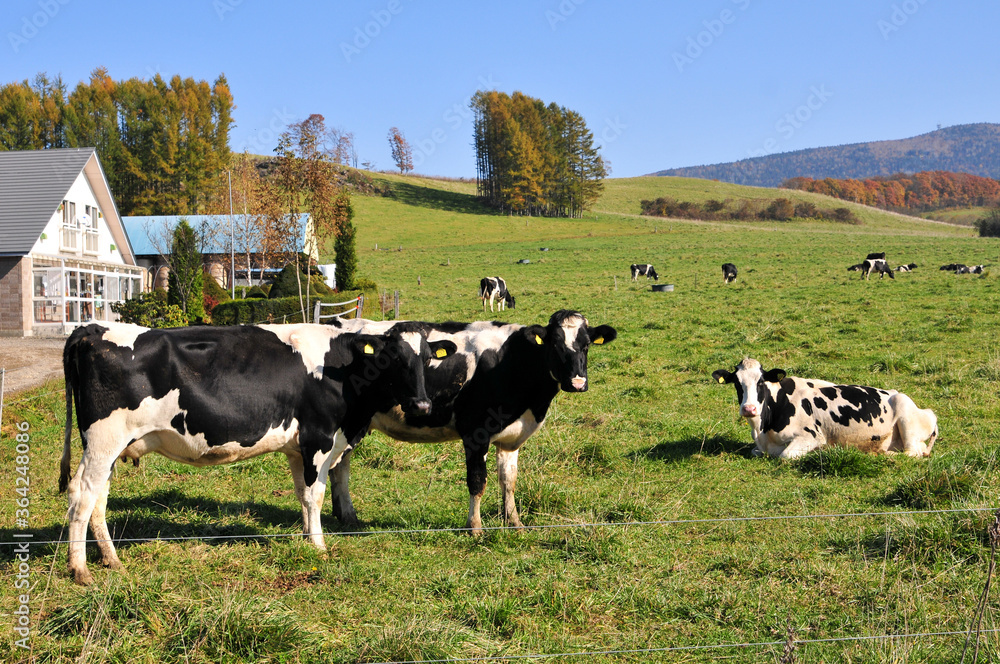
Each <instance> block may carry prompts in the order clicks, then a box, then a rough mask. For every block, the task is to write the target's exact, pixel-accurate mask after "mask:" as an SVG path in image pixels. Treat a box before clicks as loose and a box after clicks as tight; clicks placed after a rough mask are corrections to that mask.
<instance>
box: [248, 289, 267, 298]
mask: <svg viewBox="0 0 1000 664" xmlns="http://www.w3.org/2000/svg"><path fill="white" fill-rule="evenodd" d="M254 298H263V299H265V300H266V299H267V293H266V292H264V289H262V288H261V287H260V286H251V287H250V290H248V291H247V292H245V293H243V299H244V300H252V299H254Z"/></svg>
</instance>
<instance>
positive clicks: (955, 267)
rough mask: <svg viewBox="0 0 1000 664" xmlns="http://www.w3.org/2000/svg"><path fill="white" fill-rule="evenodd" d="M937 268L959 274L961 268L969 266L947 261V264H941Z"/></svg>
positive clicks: (965, 268) (964, 268)
mask: <svg viewBox="0 0 1000 664" xmlns="http://www.w3.org/2000/svg"><path fill="white" fill-rule="evenodd" d="M939 269H941V270H947V271H948V272H954V273H956V274H961V271H962V270H967V269H969V267H968V266H967V265H964V264H963V263H948V264H947V265H942V266H941V267H940V268H939Z"/></svg>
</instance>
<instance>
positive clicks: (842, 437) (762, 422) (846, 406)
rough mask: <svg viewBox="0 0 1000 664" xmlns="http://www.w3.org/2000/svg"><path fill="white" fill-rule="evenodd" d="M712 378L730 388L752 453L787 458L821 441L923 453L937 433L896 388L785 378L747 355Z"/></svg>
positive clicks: (933, 420)
mask: <svg viewBox="0 0 1000 664" xmlns="http://www.w3.org/2000/svg"><path fill="white" fill-rule="evenodd" d="M712 377H713V378H714V379H715V380H717V381H718V382H720V383H733V384H734V385H735V386H736V398H737V399H739V401H740V415H742V416H743V417H744V418H746V420H747V421H748V422H749V423H750V425H751V427H752V428H753V440H754V443H756V449H755V454H756V455H758V456H759V455H762V454H767V455H769V456H772V457H781V458H783V459H792V458H795V457H799V456H802V455H804V454H807V453H809V452H811V451H812V450H815V449H817V448H820V447H824V446H827V445H842V446H847V447H857V448H859V449H862V450H864V451H867V452H905V453H906V454H907V455H909V456H913V457H919V456H929V455H930V453H931V448H932V447H933V446H934V441H935V440H936V439H937V436H938V428H937V417H936V416H935V415H934V412H933V411H932V410H930V409H924V410H921V409H920V408H917V406H916V404H914V403H913V400H912V399H910V397H908V396H906V395H905V394H903V393H902V392H897V391H896V390H881V389H877V388H874V387H864V386H861V385H834V384H833V383H828V382H826V381H823V380H813V379H809V378H796V377H793V376H786V375H785V372H784V371H782V370H781V369H770V370H768V371H764V370H763V368H762V367H761V365H760V362H758V361H757V360H753V359H750V358H746V359H744V360H743V361H742V362H740V363H739V364H737V365H736V370H735V372H733V373H730V372H729V371H725V370H723V369H720V370H719V371H716V372H714V373H712ZM925 441H927V442H926V443H925Z"/></svg>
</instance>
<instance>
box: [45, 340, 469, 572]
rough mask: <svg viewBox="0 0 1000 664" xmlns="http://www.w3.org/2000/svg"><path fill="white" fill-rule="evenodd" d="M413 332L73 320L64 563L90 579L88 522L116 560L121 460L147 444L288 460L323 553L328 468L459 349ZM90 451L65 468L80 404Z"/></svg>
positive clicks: (420, 399) (188, 459)
mask: <svg viewBox="0 0 1000 664" xmlns="http://www.w3.org/2000/svg"><path fill="white" fill-rule="evenodd" d="M454 350H455V346H454V344H453V343H451V342H447V341H444V342H437V343H430V344H429V343H428V342H427V340H426V338H425V337H424V336H423V335H422V334H421V333H420V332H419V331H418V330H417V329H416V327H411V328H407V327H397V328H395V329H394V330H392V331H390V332H389V333H387V334H384V335H378V336H375V335H369V334H355V333H345V332H344V331H343V330H341V329H338V326H336V325H334V326H318V325H273V326H260V327H254V326H240V327H218V328H216V327H191V328H178V329H169V330H150V329H147V328H144V327H139V326H138V325H128V324H124V323H107V324H104V323H102V324H91V325H87V326H86V327H81V328H78V329H77V330H75V331H74V332H73V334H72V335H71V336H70V337H69V339H68V340H67V342H66V346H65V349H64V351H63V368H64V370H65V374H66V440H65V445H64V447H63V458H62V464H61V466H60V470H61V473H60V478H59V489H60V491H63V490H66V488H67V486H68V489H69V512H68V519H69V571H70V573H71V574H72V576H73V578H74V580H75V581H76V582H77V583H81V584H88V583H90V582H91V581H93V577H92V576H91V574H90V571H89V570H88V569H87V562H86V551H85V548H86V541H85V538H86V535H87V522H88V521H89V522H90V527H91V530H92V532H93V535H94V538H95V539H96V540H97V544H98V547H99V548H100V550H101V557H102V560H103V562H104V564H105V565H107V566H110V567H114V568H121V562H120V561H119V559H118V555H117V553H116V552H115V547H114V545H113V544H112V542H111V536H110V534H109V532H108V526H107V522H106V519H105V510H106V508H107V500H108V490H109V488H110V485H111V472H112V469H113V467H114V463H115V461H116V460H117V459H122V460H126V459H130V460H132V461H133V462H136V463H138V460H139V458H140V457H142V456H143V455H145V454H148V453H150V452H158V453H160V454H162V455H163V456H165V457H167V458H169V459H173V460H174V461H180V462H182V463H187V464H191V465H194V466H209V465H218V464H224V463H232V462H234V461H240V460H242V459H248V458H250V457H254V456H257V455H259V454H263V453H265V452H282V453H284V454H285V455H286V456H287V457H288V464H289V466H290V467H291V471H292V478H293V480H294V482H295V492H296V495H297V496H298V498H299V502H300V503H301V505H302V520H303V530H304V533H305V534H306V535H307V536H308V537H309V538H310V539H311V540H312V542H313V544H315V545H316V546H317V547H318V548H319V549H324V548H325V544H324V541H323V534H322V532H323V531H322V527H321V524H320V506H321V505H322V501H323V494H324V493H325V491H326V480H327V475H328V472H329V468H330V465H331V464H332V463H335V462H336V461H337V459H339V457H340V455H341V454H342V453H343V451H344V443H345V440H347V439H350V438H351V437H354V436H359V435H363V433H364V432H365V431H366V430H367V429H368V425H369V422H370V420H371V417H372V415H374V414H375V412H377V411H379V410H387V409H390V408H392V407H393V405H395V404H401V407H402V409H403V410H404V411H405V412H406V413H420V414H428V413H429V412H430V408H431V402H430V400H429V399H428V397H427V392H426V388H425V385H424V366H425V364H429V363H430V360H431V358H432V355H433V356H440V355H441V354H442V353H443V354H444V355H447V354H448V353H453V352H454ZM74 401H75V402H76V418H77V426H78V427H79V430H80V437H81V439H82V443H83V457H82V458H81V460H80V465H79V468H78V469H77V471H76V474H75V475H74V476H73V479H72V480H70V479H69V475H70V434H71V432H72V416H73V402H74Z"/></svg>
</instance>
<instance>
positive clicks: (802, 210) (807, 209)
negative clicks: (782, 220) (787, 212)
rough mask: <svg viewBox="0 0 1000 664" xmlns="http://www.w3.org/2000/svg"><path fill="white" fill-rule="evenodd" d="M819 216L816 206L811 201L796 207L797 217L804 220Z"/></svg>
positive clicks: (803, 202)
mask: <svg viewBox="0 0 1000 664" xmlns="http://www.w3.org/2000/svg"><path fill="white" fill-rule="evenodd" d="M818 215H819V210H818V209H817V207H816V205H815V204H813V203H810V202H809V201H802V202H801V203H799V204H798V205H796V206H795V216H796V217H800V218H802V219H812V218H814V217H816V216H818Z"/></svg>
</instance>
